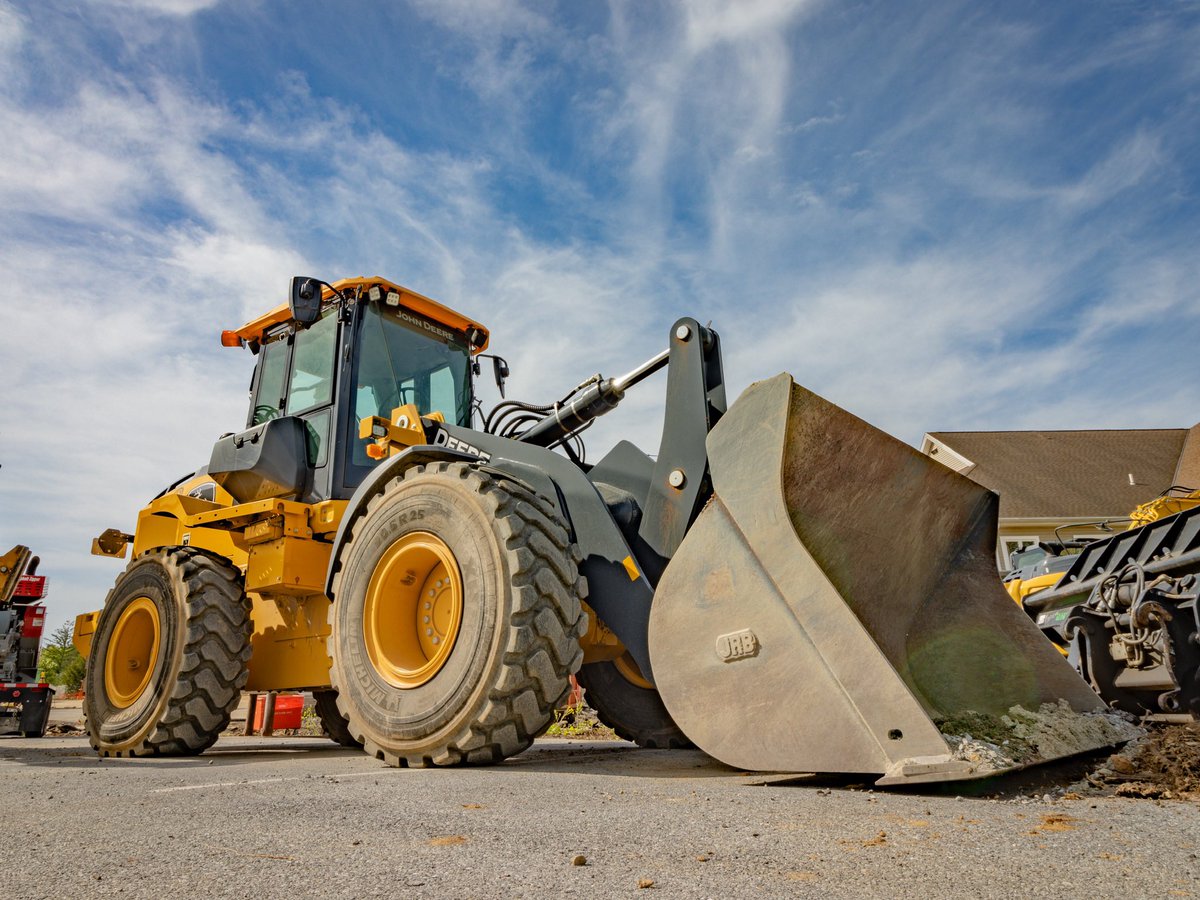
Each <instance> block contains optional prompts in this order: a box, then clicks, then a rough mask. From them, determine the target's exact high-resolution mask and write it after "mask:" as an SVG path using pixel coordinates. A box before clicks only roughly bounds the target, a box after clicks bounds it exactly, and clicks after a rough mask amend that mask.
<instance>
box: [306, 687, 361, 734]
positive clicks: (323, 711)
mask: <svg viewBox="0 0 1200 900" xmlns="http://www.w3.org/2000/svg"><path fill="white" fill-rule="evenodd" d="M313 708H314V709H315V710H316V712H317V718H318V719H320V720H321V727H322V728H324V729H325V733H326V734H327V735H329V739H330V740H331V741H334V742H336V743H338V744H341V745H342V746H343V747H359V748H361V747H362V744H360V743H359V742H358V741H356V740H355V739H354V735H352V734H351V733H350V726H349V725H348V724H347V723H346V718H345V717H344V716H343V715H342V714H341V713H340V712H338V705H337V691H313Z"/></svg>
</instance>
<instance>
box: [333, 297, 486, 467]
mask: <svg viewBox="0 0 1200 900" xmlns="http://www.w3.org/2000/svg"><path fill="white" fill-rule="evenodd" d="M358 339H359V348H358V349H359V353H358V376H357V381H356V386H355V393H354V420H355V423H357V422H358V421H360V420H361V419H363V418H364V417H366V416H382V417H384V418H390V417H391V415H392V410H393V409H395V408H396V407H397V406H403V405H404V404H406V403H415V404H416V406H417V409H418V410H420V412H421V414H422V415H426V414H428V413H432V412H440V413H441V414H442V415H443V416H445V417H446V421H447V422H452V423H454V424H456V425H467V424H469V423H470V418H471V381H470V378H469V377H468V372H469V370H470V365H471V361H470V353H469V351H468V350H467V347H466V344H460V343H456V342H449V341H446V340H443V339H442V338H440V337H439V336H437V335H435V334H431V333H429V332H427V331H422V330H418V329H417V328H416V327H414V326H411V325H409V324H407V323H405V322H404V321H402V320H401V319H400V318H399V316H398V315H397V314H396V313H393V312H391V311H390V310H387V309H386V308H382V309H381V308H380V306H379V305H378V304H375V303H372V304H370V305H369V306H368V307H367V309H366V312H365V313H364V314H363V322H362V328H361V329H360V330H359V338H358ZM357 427H358V426H357V424H355V426H354V428H355V432H356V433H357ZM353 462H354V464H355V465H359V466H366V465H371V461H370V459H369V458H368V457H367V452H366V444H365V443H364V442H361V441H356V442H354V457H353Z"/></svg>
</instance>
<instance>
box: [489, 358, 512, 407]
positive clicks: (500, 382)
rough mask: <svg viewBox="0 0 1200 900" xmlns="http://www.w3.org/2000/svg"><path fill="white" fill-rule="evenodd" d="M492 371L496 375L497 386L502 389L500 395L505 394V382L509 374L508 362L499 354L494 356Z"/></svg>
mask: <svg viewBox="0 0 1200 900" xmlns="http://www.w3.org/2000/svg"><path fill="white" fill-rule="evenodd" d="M492 372H493V374H494V375H495V376H496V387H498V388H499V389H500V396H501V397H503V396H504V382H505V380H506V379H507V378H508V376H509V371H508V363H507V362H506V361H505V360H504V359H502V358H501V357H499V356H493V357H492Z"/></svg>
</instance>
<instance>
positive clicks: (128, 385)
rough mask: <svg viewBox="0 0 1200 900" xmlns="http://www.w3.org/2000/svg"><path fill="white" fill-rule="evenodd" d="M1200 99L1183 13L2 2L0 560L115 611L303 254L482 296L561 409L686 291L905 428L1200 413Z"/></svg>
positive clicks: (1012, 5) (455, 0) (641, 353)
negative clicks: (164, 502)
mask: <svg viewBox="0 0 1200 900" xmlns="http://www.w3.org/2000/svg"><path fill="white" fill-rule="evenodd" d="M1198 107H1200V4H1197V3H1196V2H1171V0H1163V2H1156V3H1136V2H1117V0H1086V2H1084V0H1078V2H1072V0H1064V2H1059V3H1053V4H1048V3H1033V2H1030V3H1020V2H1006V3H993V4H988V3H970V2H948V0H946V2H924V3H911V4H906V3H894V2H843V3H835V2H806V0H744V2H738V3H719V2H715V0H691V2H678V3H665V2H663V3H656V2H650V0H643V2H612V3H602V2H594V3H578V2H562V3H558V4H554V3H522V2H518V0H472V2H468V0H417V2H412V3H409V4H401V3H394V4H382V3H374V2H339V3H336V4H331V3H327V2H325V3H317V2H305V0H288V2H285V0H242V2H220V0H89V2H66V0H0V124H2V126H3V133H4V134H5V140H4V141H3V142H0V210H2V212H3V215H2V216H0V263H2V264H3V267H4V270H5V271H6V272H8V273H9V279H10V285H9V288H8V290H7V292H6V298H7V299H5V301H4V313H5V315H4V319H3V325H2V326H0V369H2V370H3V372H4V376H5V385H6V387H7V388H8V393H9V394H10V396H9V397H8V398H7V399H6V401H5V403H4V404H3V406H2V407H0V463H2V465H3V468H0V543H3V544H4V546H5V547H7V546H9V545H11V544H12V543H15V542H18V541H19V542H22V543H27V544H30V545H31V546H33V547H34V549H35V551H37V552H40V553H41V555H42V556H43V559H44V563H43V571H44V572H45V573H46V574H50V575H51V576H52V577H53V579H54V581H53V585H54V587H53V592H52V594H51V603H52V608H51V611H50V619H51V621H52V622H58V621H61V620H64V619H67V618H69V617H72V616H74V614H75V613H77V612H80V611H83V610H86V609H93V608H97V607H98V606H99V604H100V602H101V600H102V599H103V595H104V592H105V591H106V590H107V588H108V587H109V586H110V585H111V582H112V579H113V578H114V577H115V576H116V574H117V572H118V571H119V568H120V566H119V564H117V563H114V562H111V561H107V560H100V559H96V558H92V557H89V556H88V555H87V550H88V547H89V544H90V538H91V537H92V536H93V535H95V534H96V533H98V532H99V531H100V530H102V529H103V528H105V527H109V526H119V527H122V528H125V529H129V530H131V529H132V525H133V521H134V516H135V515H136V511H137V509H138V508H139V507H140V506H141V505H142V504H143V503H144V502H145V501H146V500H147V499H148V498H149V497H151V496H152V495H153V494H155V493H156V492H157V491H158V490H159V489H161V488H162V487H163V486H164V485H165V484H166V483H168V482H170V481H171V480H173V478H174V477H176V476H177V475H180V474H182V473H183V472H185V471H190V470H191V469H192V468H194V467H195V466H197V465H200V464H202V463H203V462H205V461H206V460H207V458H208V453H209V448H210V446H211V443H212V441H213V439H214V438H215V437H216V436H217V435H219V434H220V433H222V432H225V431H228V430H232V429H234V428H236V427H238V425H239V424H240V423H241V422H242V421H243V420H244V415H245V396H246V385H247V382H248V378H249V372H250V357H249V354H247V353H245V352H244V351H236V350H232V351H231V350H224V351H223V350H222V349H221V348H220V347H219V346H218V341H217V335H218V333H219V331H220V329H221V328H226V327H233V326H236V325H238V324H240V323H241V322H243V321H245V320H246V319H247V318H249V317H251V316H252V315H253V314H255V313H256V312H258V311H261V310H262V309H265V308H266V307H268V306H270V305H273V304H275V303H277V302H279V301H280V300H282V299H283V294H284V291H285V289H286V284H287V278H288V277H289V276H290V275H292V274H295V273H300V272H303V273H306V274H315V275H319V276H321V277H324V278H327V279H329V280H333V279H335V278H338V277H343V276H347V275H357V274H379V275H384V276H386V277H389V278H391V279H393V280H396V281H399V282H400V283H402V284H405V285H408V286H410V287H412V288H413V289H415V290H417V291H420V292H422V293H425V294H427V295H429V296H432V297H436V298H438V299H439V300H442V301H443V302H446V303H449V304H450V305H453V306H457V307H459V308H461V309H462V310H463V311H464V312H466V313H468V314H470V315H472V316H474V317H476V318H478V319H480V320H482V321H484V322H486V323H488V324H489V325H490V326H491V328H492V329H493V347H494V348H495V349H496V350H497V352H500V353H502V354H504V355H505V356H507V357H508V358H509V360H510V361H511V363H512V365H513V370H514V378H513V380H512V383H511V385H512V390H511V393H510V395H512V394H516V395H517V396H521V397H524V398H526V399H529V400H533V401H537V402H542V401H547V400H550V399H553V397H555V396H557V395H559V394H560V393H562V392H563V391H565V390H566V389H567V388H569V387H571V386H573V385H574V384H576V383H577V382H578V381H579V380H581V379H582V378H583V377H585V376H586V375H589V374H591V373H593V372H596V371H603V372H605V373H606V374H616V373H618V372H623V371H626V370H628V369H629V368H631V367H632V366H633V365H634V364H635V363H637V362H640V361H641V360H642V359H644V358H647V357H649V356H651V355H653V354H654V353H655V352H657V351H658V350H659V349H660V348H661V347H662V346H664V342H665V339H666V333H667V329H668V328H669V326H670V324H671V323H672V322H673V321H674V320H675V319H676V318H677V317H679V316H681V315H694V316H696V317H698V318H700V319H702V320H708V319H711V320H712V321H713V323H714V326H715V327H716V328H717V329H718V330H719V331H720V332H721V334H722V337H723V340H724V348H725V355H726V360H725V361H726V374H727V379H728V382H729V384H730V387H731V390H732V393H733V394H734V395H736V393H737V392H739V391H740V390H741V389H742V388H743V387H745V385H747V384H748V383H750V382H751V381H753V380H756V379H758V378H763V377H767V376H770V375H773V374H775V373H776V372H779V371H781V370H787V371H790V372H792V373H793V375H794V376H795V377H796V379H797V380H798V381H800V382H801V383H802V384H804V385H806V386H808V387H810V388H812V389H814V390H816V391H818V392H819V393H822V394H824V395H825V396H827V397H829V398H830V399H831V400H833V401H835V402H837V403H839V404H841V405H843V406H845V407H847V408H848V409H850V410H851V411H852V412H855V413H857V414H858V415H860V416H862V417H864V418H866V419H867V420H869V421H871V422H873V423H875V424H877V425H879V426H881V427H883V428H885V429H887V430H889V431H891V432H892V433H894V434H896V435H897V436H899V437H901V438H902V439H904V440H906V441H909V442H916V441H918V440H919V438H920V436H921V434H922V433H923V432H925V431H930V430H966V429H1008V428H1093V427H1145V426H1156V427H1178V426H1187V425H1191V424H1193V423H1195V422H1196V421H1197V420H1200V379H1197V377H1196V374H1195V371H1196V370H1195V363H1194V362H1192V356H1193V355H1194V348H1195V347H1196V346H1197V345H1198V344H1200V257H1198V254H1197V250H1196V248H1197V243H1198V242H1197V238H1198V236H1200V209H1198V206H1197V191H1198V189H1200V115H1198V112H1200V109H1198ZM662 389H663V384H662V380H661V376H659V377H658V378H657V379H656V380H654V381H651V382H647V383H646V384H645V385H644V386H643V387H642V388H641V389H640V391H638V392H636V393H634V394H632V395H631V396H630V397H629V399H628V400H627V402H626V404H625V407H624V408H623V409H622V410H621V411H620V412H617V413H614V414H613V415H612V416H611V417H610V418H609V419H608V420H605V421H603V422H602V424H601V425H598V426H597V428H596V429H594V430H593V431H592V432H589V436H591V437H592V441H591V442H590V443H591V445H592V446H593V448H594V451H595V450H599V449H601V448H602V446H603V445H604V444H605V443H606V442H611V441H612V440H613V439H615V437H617V436H619V435H631V436H632V437H633V438H634V439H636V440H638V441H639V442H640V443H642V444H643V445H644V446H646V447H647V449H650V450H653V449H654V448H655V445H656V443H657V424H658V423H657V416H658V414H659V411H660V406H661V394H662ZM485 396H487V397H488V398H489V399H490V396H491V395H490V394H487V393H486V392H485ZM594 451H593V452H594Z"/></svg>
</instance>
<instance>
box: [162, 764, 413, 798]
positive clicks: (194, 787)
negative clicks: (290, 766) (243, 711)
mask: <svg viewBox="0 0 1200 900" xmlns="http://www.w3.org/2000/svg"><path fill="white" fill-rule="evenodd" d="M399 771H401V770H400V769H380V770H379V771H377V772H345V773H343V774H340V775H292V776H290V777H287V778H252V779H249V780H247V781H210V782H207V783H205V784H184V785H179V786H177V787H167V788H155V789H154V790H152V791H150V793H151V794H171V793H175V792H177V791H206V790H215V789H218V788H230V787H244V786H246V785H248V784H280V783H281V782H284V781H311V780H312V779H314V778H329V779H332V778H339V779H340V778H368V777H370V776H372V775H374V776H375V777H377V778H378V777H379V776H380V775H386V774H388V773H389V772H399Z"/></svg>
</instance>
